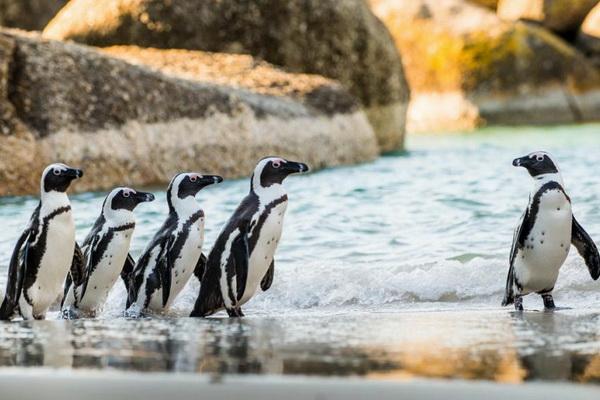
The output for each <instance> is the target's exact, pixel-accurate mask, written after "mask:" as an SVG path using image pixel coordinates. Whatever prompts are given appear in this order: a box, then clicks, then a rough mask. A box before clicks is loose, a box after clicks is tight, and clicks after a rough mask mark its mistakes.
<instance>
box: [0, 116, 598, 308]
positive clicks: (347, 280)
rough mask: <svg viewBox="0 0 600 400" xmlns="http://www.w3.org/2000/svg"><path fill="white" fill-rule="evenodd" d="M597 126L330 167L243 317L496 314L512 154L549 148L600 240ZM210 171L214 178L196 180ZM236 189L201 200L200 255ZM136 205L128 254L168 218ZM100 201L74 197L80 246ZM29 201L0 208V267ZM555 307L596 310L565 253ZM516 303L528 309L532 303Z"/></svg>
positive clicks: (303, 190) (510, 132)
mask: <svg viewBox="0 0 600 400" xmlns="http://www.w3.org/2000/svg"><path fill="white" fill-rule="evenodd" d="M599 134H600V126H598V125H584V126H568V127H554V128H519V129H516V128H495V129H487V130H483V131H481V132H479V133H476V134H465V135H447V136H416V137H410V138H409V140H408V143H407V147H408V148H409V149H410V151H408V152H406V153H401V154H394V155H389V156H385V157H381V158H380V159H378V160H376V161H375V162H372V163H368V164H364V165H358V166H352V167H340V168H333V169H328V170H324V171H320V172H316V173H312V174H309V175H306V176H293V177H291V178H289V179H288V180H287V181H286V184H285V185H286V187H287V189H288V193H289V198H290V202H289V207H288V213H287V215H286V221H285V226H284V233H283V237H282V241H281V245H280V247H279V249H278V251H277V254H276V263H277V264H276V265H277V269H276V278H275V283H274V285H273V288H272V289H271V290H270V291H269V292H267V293H264V294H260V295H259V296H257V297H256V298H255V299H254V300H253V301H252V302H250V303H249V304H248V305H247V307H246V308H247V311H248V312H249V313H257V314H259V315H265V314H269V313H275V314H277V313H281V312H286V313H296V312H299V313H302V312H304V311H306V310H311V311H323V312H324V313H328V312H337V311H348V310H362V311H365V310H382V309H384V310H396V309H413V308H417V309H457V308H458V309H460V308H461V307H464V306H465V305H466V306H469V307H477V308H496V307H497V306H498V304H499V302H500V300H501V296H502V290H503V286H504V280H505V274H506V271H507V267H508V266H507V259H508V252H509V249H510V245H511V240H512V231H513V229H514V227H515V224H516V223H517V221H518V219H519V216H520V214H521V212H522V210H523V209H524V207H525V206H526V204H527V199H528V193H529V189H530V186H531V179H530V178H529V176H528V175H527V173H526V171H525V170H524V169H518V168H514V167H512V165H511V161H512V159H513V158H514V157H516V156H520V155H523V154H526V153H528V152H529V151H532V150H540V149H544V150H547V151H550V152H551V153H552V154H553V155H554V156H555V158H556V159H557V160H558V162H559V165H560V167H561V169H562V171H563V177H564V180H565V185H566V189H567V192H568V193H569V195H570V196H571V198H572V201H573V209H574V212H575V214H576V216H577V217H578V219H579V221H580V222H581V223H582V225H583V226H584V228H586V229H587V230H588V232H589V233H590V234H591V235H592V237H593V238H595V239H596V240H598V241H600V212H599V211H600V176H599V174H598V172H597V171H598V169H597V165H598V162H599V161H600V137H599V136H598V135H599ZM200 172H211V173H218V171H202V170H201V171H200ZM248 185H249V183H248V181H247V180H246V179H243V180H235V181H229V182H225V183H223V184H220V185H215V186H212V187H209V188H208V189H205V190H204V191H203V192H201V193H200V195H199V196H198V200H199V202H200V203H201V204H202V206H203V208H204V210H205V213H206V229H207V235H206V242H205V250H206V251H208V249H209V248H210V245H211V244H212V242H213V240H214V238H215V236H216V234H217V233H218V231H219V229H220V227H221V226H222V225H223V223H224V222H225V221H226V219H227V218H228V217H229V215H230V214H231V212H232V211H233V209H234V208H235V207H236V206H237V204H238V202H239V201H240V200H241V198H242V197H243V196H244V195H245V194H246V192H247V190H248ZM153 192H154V193H155V194H156V196H157V200H156V201H155V202H153V203H150V204H142V205H141V206H140V207H139V208H138V209H137V210H136V215H137V227H136V230H135V234H134V238H133V245H132V254H133V255H134V256H137V255H139V254H140V252H141V250H142V248H143V247H144V246H145V244H146V243H147V242H148V241H149V239H150V238H151V236H152V235H153V234H154V232H155V231H156V230H157V229H158V227H159V226H160V224H161V223H162V221H163V219H164V218H165V216H166V212H167V207H166V202H165V197H164V192H163V190H162V189H161V188H155V190H153ZM104 195H105V194H104V193H85V194H77V195H73V196H71V199H72V204H73V209H74V215H75V218H76V222H77V227H78V238H79V239H83V237H84V236H85V235H86V234H87V230H88V229H89V228H90V227H91V225H92V223H93V221H94V219H95V218H96V217H97V214H98V213H99V210H100V207H101V203H102V200H103V197H104ZM36 202H37V200H36V199H35V198H32V197H19V198H4V199H0V223H1V224H2V226H3V227H4V229H3V230H2V231H1V232H0V272H1V278H0V280H1V282H0V283H2V285H4V283H3V282H4V279H5V275H6V273H5V270H6V265H7V263H8V259H9V257H10V254H11V251H12V246H13V245H14V242H15V241H16V239H17V237H18V236H19V233H20V231H21V229H22V228H23V226H25V224H26V223H27V220H28V218H29V215H30V213H31V211H32V210H33V208H34V207H35V204H36ZM197 290H198V286H197V282H195V281H192V282H190V284H189V285H188V287H187V288H186V290H185V291H184V292H183V293H182V295H181V296H180V298H179V299H178V301H176V303H175V307H174V311H173V314H174V315H187V313H188V312H189V310H190V308H191V306H192V304H193V301H194V299H195V296H196V293H197ZM124 300H125V291H124V288H123V287H122V284H121V282H119V283H118V285H117V287H115V290H114V291H113V293H112V295H111V297H110V301H109V305H108V306H107V309H106V311H105V312H104V313H103V314H102V315H101V318H102V317H109V318H111V317H114V316H118V315H119V313H120V312H121V311H122V309H123V306H124ZM556 302H557V304H559V305H568V306H577V307H590V306H598V305H600V283H599V282H592V281H591V279H589V276H588V275H587V270H586V268H585V266H584V264H583V262H582V260H581V259H580V258H579V257H578V256H577V255H576V251H575V250H574V249H571V254H570V256H569V258H568V260H567V263H566V265H565V266H564V267H563V270H562V272H561V276H560V278H559V282H558V285H557V288H556ZM538 303H539V299H536V298H534V297H531V298H526V303H525V305H526V306H530V307H539V304H538Z"/></svg>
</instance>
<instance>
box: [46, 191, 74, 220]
mask: <svg viewBox="0 0 600 400" xmlns="http://www.w3.org/2000/svg"><path fill="white" fill-rule="evenodd" d="M40 200H41V203H42V207H41V209H40V212H41V214H42V215H47V214H49V213H51V212H52V211H54V210H56V209H58V208H61V207H68V206H70V205H71V202H70V201H69V197H68V196H67V193H66V192H57V191H56V190H51V191H49V192H46V191H44V190H42V193H41V195H40Z"/></svg>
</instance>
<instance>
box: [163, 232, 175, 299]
mask: <svg viewBox="0 0 600 400" xmlns="http://www.w3.org/2000/svg"><path fill="white" fill-rule="evenodd" d="M174 243H175V239H174V238H173V237H171V238H169V241H168V242H167V245H166V246H165V253H166V254H165V255H164V257H163V258H162V259H161V263H160V265H159V271H160V282H161V287H162V305H163V307H165V306H166V305H167V302H168V301H169V296H170V295H171V279H172V278H171V271H172V270H173V268H174V267H175V261H174V260H173V258H172V257H171V254H172V253H173V252H172V249H171V248H172V247H173V244H174Z"/></svg>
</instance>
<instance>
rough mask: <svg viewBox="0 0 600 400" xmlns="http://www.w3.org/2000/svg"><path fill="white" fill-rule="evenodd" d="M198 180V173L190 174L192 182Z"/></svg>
mask: <svg viewBox="0 0 600 400" xmlns="http://www.w3.org/2000/svg"><path fill="white" fill-rule="evenodd" d="M197 180H198V177H197V176H196V175H192V176H190V182H196V181H197Z"/></svg>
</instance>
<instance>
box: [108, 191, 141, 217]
mask: <svg viewBox="0 0 600 400" xmlns="http://www.w3.org/2000/svg"><path fill="white" fill-rule="evenodd" d="M121 190H122V191H123V192H129V193H130V194H132V195H133V194H135V193H137V192H136V191H135V190H133V189H131V188H128V187H118V188H115V189H113V190H112V191H111V192H110V193H109V194H108V196H106V200H105V201H104V207H103V208H102V213H103V214H104V218H105V219H106V220H107V221H108V222H109V223H111V225H112V224H114V225H122V224H125V223H129V222H134V217H133V212H132V211H130V210H123V209H121V210H113V208H112V201H113V199H114V198H115V196H116V195H118V194H119V192H120V191H121Z"/></svg>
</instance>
